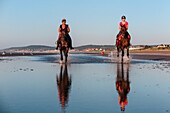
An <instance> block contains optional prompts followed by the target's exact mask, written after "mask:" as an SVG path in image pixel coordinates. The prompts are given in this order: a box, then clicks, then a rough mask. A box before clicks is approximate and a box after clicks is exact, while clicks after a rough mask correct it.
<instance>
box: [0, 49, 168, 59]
mask: <svg viewBox="0 0 170 113" xmlns="http://www.w3.org/2000/svg"><path fill="white" fill-rule="evenodd" d="M110 52H111V51H107V52H105V53H104V54H101V52H76V51H71V52H70V54H93V55H100V56H109V54H110ZM58 54H59V52H58V51H56V52H49V53H47V52H41V53H39V52H35V53H29V52H27V53H5V55H2V54H0V58H1V57H15V56H16V57H17V56H41V55H58ZM113 54H114V56H116V51H113ZM130 56H131V57H132V59H140V60H157V61H170V50H138V51H130Z"/></svg>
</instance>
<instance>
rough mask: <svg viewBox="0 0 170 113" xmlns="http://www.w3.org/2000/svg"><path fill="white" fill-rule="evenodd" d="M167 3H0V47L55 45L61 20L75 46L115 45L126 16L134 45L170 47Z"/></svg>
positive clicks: (86, 0) (20, 0)
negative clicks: (67, 26) (169, 45)
mask: <svg viewBox="0 0 170 113" xmlns="http://www.w3.org/2000/svg"><path fill="white" fill-rule="evenodd" d="M169 4H170V0H126V1H125V0H0V49H3V48H8V47H16V46H17V47H18V46H27V45H39V44H40V45H49V46H55V41H56V39H57V37H58V32H57V30H58V27H59V25H60V24H61V20H62V19H63V18H66V19H67V24H69V26H70V28H71V32H70V35H71V37H72V40H73V46H75V47H76V46H81V45H86V44H102V45H114V44H115V38H116V35H117V33H118V32H119V29H118V24H119V22H120V21H121V16H122V15H125V16H126V17H127V21H128V22H129V29H128V32H129V33H130V34H131V36H132V40H131V41H132V42H131V43H132V45H137V44H140V45H141V44H144V45H147V44H150V45H153V44H169V43H170V30H169V29H168V27H169V26H170V22H169V21H170V13H169V11H170V7H169Z"/></svg>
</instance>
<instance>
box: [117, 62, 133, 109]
mask: <svg viewBox="0 0 170 113" xmlns="http://www.w3.org/2000/svg"><path fill="white" fill-rule="evenodd" d="M116 90H117V92H118V94H119V97H118V102H119V105H120V108H121V111H125V106H126V105H127V104H128V98H127V95H128V93H129V91H130V82H129V64H123V63H118V64H117V78H116Z"/></svg>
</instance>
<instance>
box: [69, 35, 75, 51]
mask: <svg viewBox="0 0 170 113" xmlns="http://www.w3.org/2000/svg"><path fill="white" fill-rule="evenodd" d="M68 43H69V48H70V49H74V48H73V46H72V40H71V38H70V37H69V38H68Z"/></svg>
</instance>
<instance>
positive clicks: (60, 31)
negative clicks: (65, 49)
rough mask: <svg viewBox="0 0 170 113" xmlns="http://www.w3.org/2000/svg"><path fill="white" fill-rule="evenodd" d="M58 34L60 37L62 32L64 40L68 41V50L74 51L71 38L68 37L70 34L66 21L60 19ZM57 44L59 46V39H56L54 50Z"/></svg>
mask: <svg viewBox="0 0 170 113" xmlns="http://www.w3.org/2000/svg"><path fill="white" fill-rule="evenodd" d="M58 32H59V35H60V34H61V33H62V32H64V33H65V35H66V40H67V41H68V45H69V47H70V49H74V48H73V47H72V40H71V37H70V35H69V34H68V33H69V32H70V27H69V25H68V24H66V19H62V24H61V25H60V26H59V28H58ZM59 44H60V37H58V40H57V47H56V49H58V47H59Z"/></svg>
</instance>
